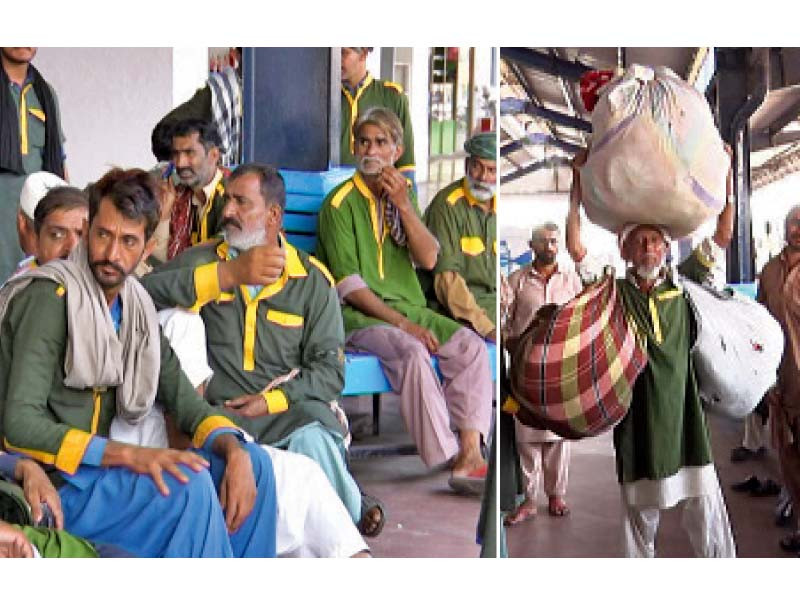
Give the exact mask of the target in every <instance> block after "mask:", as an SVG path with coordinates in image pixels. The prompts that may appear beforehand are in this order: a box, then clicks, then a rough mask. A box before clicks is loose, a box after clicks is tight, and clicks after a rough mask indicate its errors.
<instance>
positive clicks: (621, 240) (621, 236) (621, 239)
mask: <svg viewBox="0 0 800 600" xmlns="http://www.w3.org/2000/svg"><path fill="white" fill-rule="evenodd" d="M638 227H651V228H653V229H655V230H656V231H658V232H659V233H660V234H661V236H662V237H663V238H664V242H666V243H667V244H669V243H670V242H671V241H672V238H671V237H670V235H669V232H668V231H667V229H666V228H665V227H662V226H661V225H651V224H649V223H628V224H627V225H625V226H624V227H623V228H622V229H620V230H619V233H618V234H617V244H619V251H620V252H622V247H623V246H624V245H625V240H627V239H628V236H629V235H630V234H631V233H633V230H634V229H636V228H638Z"/></svg>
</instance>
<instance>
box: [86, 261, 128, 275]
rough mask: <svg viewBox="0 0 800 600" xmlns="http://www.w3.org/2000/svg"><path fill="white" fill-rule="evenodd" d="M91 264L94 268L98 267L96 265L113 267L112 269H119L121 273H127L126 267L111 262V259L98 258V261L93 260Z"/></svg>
mask: <svg viewBox="0 0 800 600" xmlns="http://www.w3.org/2000/svg"><path fill="white" fill-rule="evenodd" d="M90 266H91V267H92V268H93V269H94V268H96V267H111V268H112V269H114V270H115V271H117V272H118V273H119V274H120V275H122V276H124V275H125V269H123V268H122V267H121V266H120V265H118V264H117V263H114V262H111V261H110V260H98V261H96V262H93V263H92V264H91V265H90Z"/></svg>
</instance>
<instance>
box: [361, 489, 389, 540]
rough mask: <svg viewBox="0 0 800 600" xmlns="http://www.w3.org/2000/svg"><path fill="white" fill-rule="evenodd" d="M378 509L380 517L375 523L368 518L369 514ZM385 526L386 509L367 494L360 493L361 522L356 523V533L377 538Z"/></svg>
mask: <svg viewBox="0 0 800 600" xmlns="http://www.w3.org/2000/svg"><path fill="white" fill-rule="evenodd" d="M376 508H377V509H378V511H379V512H380V517H379V518H378V520H377V521H375V520H374V519H371V518H370V517H369V513H370V512H371V511H373V510H374V509H376ZM385 524H386V509H385V508H384V506H383V503H382V502H381V501H380V500H378V499H377V498H375V497H374V496H370V495H369V494H365V493H364V492H361V520H360V521H359V522H358V532H359V533H360V534H361V535H363V536H365V537H377V536H378V535H380V533H381V531H383V526H384V525H385Z"/></svg>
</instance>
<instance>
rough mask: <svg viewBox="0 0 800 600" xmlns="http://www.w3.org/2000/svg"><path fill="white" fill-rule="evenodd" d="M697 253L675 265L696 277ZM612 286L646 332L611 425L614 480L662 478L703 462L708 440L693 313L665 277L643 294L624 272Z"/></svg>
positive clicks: (702, 270)
mask: <svg viewBox="0 0 800 600" xmlns="http://www.w3.org/2000/svg"><path fill="white" fill-rule="evenodd" d="M700 260H701V259H700V258H699V255H698V252H697V251H695V252H694V253H692V254H691V255H690V256H689V258H687V259H686V261H684V263H683V264H682V265H681V266H680V267H679V271H680V272H681V274H683V275H686V276H688V277H691V278H692V279H694V280H698V281H699V280H701V279H702V278H703V277H704V275H705V274H707V273H708V265H703V264H702V263H701V262H700ZM619 290H620V294H621V295H622V298H623V301H624V303H625V309H626V312H627V313H628V314H629V315H630V316H631V317H632V318H633V320H634V321H635V322H636V325H637V329H638V333H639V335H644V336H645V337H646V339H647V367H646V368H645V370H644V371H643V372H642V374H641V375H639V377H638V378H637V380H636V383H635V384H634V388H633V399H632V401H631V406H630V409H629V410H628V413H627V415H626V416H625V418H624V419H623V420H622V421H621V422H620V423H619V425H617V426H616V427H615V429H614V447H615V449H616V458H617V477H618V479H619V482H620V483H631V482H633V481H636V480H638V479H664V478H666V477H669V476H671V475H674V474H675V473H677V472H678V470H679V469H680V468H681V467H687V466H695V467H696V466H703V465H706V464H709V463H710V462H711V461H712V458H711V444H710V442H709V437H708V427H707V424H706V418H705V414H704V413H703V407H702V404H701V401H700V395H699V393H698V389H697V381H696V379H695V373H694V366H693V365H692V360H691V356H690V350H691V347H692V345H693V343H694V339H695V335H696V333H695V324H694V317H693V315H692V312H691V307H690V306H689V304H688V301H687V300H686V297H685V296H684V294H683V291H682V289H681V288H679V287H678V286H676V285H675V284H674V283H673V282H672V281H671V280H670V278H669V277H668V278H667V279H665V280H664V281H663V282H662V283H660V284H659V285H657V286H655V287H654V288H653V289H652V290H651V291H650V293H649V294H647V295H646V294H644V293H643V292H642V291H641V290H640V289H639V288H638V287H637V286H636V285H635V284H634V283H632V282H631V281H629V280H627V279H620V280H619Z"/></svg>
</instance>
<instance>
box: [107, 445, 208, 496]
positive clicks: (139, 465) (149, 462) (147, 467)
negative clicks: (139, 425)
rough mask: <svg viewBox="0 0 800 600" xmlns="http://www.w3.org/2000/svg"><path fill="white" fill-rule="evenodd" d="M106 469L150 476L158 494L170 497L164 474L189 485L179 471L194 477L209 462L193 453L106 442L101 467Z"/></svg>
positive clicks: (187, 480) (187, 478)
mask: <svg viewBox="0 0 800 600" xmlns="http://www.w3.org/2000/svg"><path fill="white" fill-rule="evenodd" d="M101 464H102V465H103V466H105V467H125V468H127V469H130V470H131V471H133V472H134V473H139V474H140V475H150V477H152V478H153V482H154V483H155V484H156V487H157V488H158V491H159V492H161V494H162V495H164V496H169V487H168V486H167V484H166V482H165V481H164V472H165V471H166V472H167V473H170V474H171V475H172V476H173V477H175V479H177V480H178V481H180V482H181V483H189V477H187V475H186V473H184V472H183V471H181V470H180V468H178V466H179V465H185V466H187V467H189V468H190V469H192V470H193V471H194V472H195V473H199V472H200V471H202V470H203V469H207V468H208V467H209V466H210V465H209V463H208V461H207V460H206V459H205V458H203V457H202V456H200V455H199V454H196V453H194V452H187V451H184V450H173V449H171V448H142V447H140V446H131V445H129V444H120V443H118V442H112V441H109V442H108V444H107V445H106V449H105V452H104V453H103V461H102V463H101Z"/></svg>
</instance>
